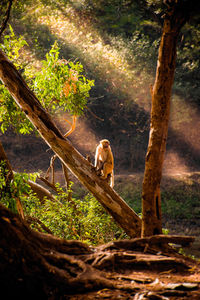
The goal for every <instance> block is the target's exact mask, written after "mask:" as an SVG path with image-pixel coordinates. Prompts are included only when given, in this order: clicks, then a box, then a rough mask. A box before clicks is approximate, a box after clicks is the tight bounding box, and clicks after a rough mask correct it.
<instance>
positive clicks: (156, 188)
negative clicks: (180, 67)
mask: <svg viewBox="0 0 200 300" xmlns="http://www.w3.org/2000/svg"><path fill="white" fill-rule="evenodd" d="M175 2H176V1H175ZM185 21H186V16H185V12H184V13H183V12H182V11H181V10H180V7H179V8H178V7H176V6H174V7H173V9H170V10H169V11H168V14H166V16H165V19H164V25H163V33H162V37H161V42H160V47H159V55H158V62H157V70H156V79H155V83H154V87H153V90H152V110H151V125H150V135H149V144H148V149H147V155H146V162H145V173H144V180H143V191H142V214H143V217H142V236H150V235H154V234H160V233H162V222H161V198H160V183H161V178H162V166H163V161H164V154H165V149H166V141H167V134H168V123H169V114H170V97H171V89H172V85H173V81H174V72H175V62H176V46H177V38H178V34H179V31H180V28H181V27H182V26H183V24H184V23H185Z"/></svg>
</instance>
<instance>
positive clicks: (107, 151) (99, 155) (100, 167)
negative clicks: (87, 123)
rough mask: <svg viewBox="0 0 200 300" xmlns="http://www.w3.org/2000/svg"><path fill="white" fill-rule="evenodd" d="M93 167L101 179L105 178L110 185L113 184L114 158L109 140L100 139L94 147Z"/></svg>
mask: <svg viewBox="0 0 200 300" xmlns="http://www.w3.org/2000/svg"><path fill="white" fill-rule="evenodd" d="M94 165H95V169H96V171H97V175H100V176H101V178H102V179H107V180H108V182H109V184H110V186H111V187H112V188H113V186H114V171H113V169H114V158H113V154H112V150H111V147H110V142H109V141H108V140H106V139H104V140H101V141H100V142H99V145H98V146H97V148H96V153H95V164H94Z"/></svg>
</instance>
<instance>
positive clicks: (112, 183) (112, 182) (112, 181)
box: [110, 171, 114, 188]
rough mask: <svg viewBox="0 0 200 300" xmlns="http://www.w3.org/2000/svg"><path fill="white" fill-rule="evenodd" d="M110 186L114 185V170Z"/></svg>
mask: <svg viewBox="0 0 200 300" xmlns="http://www.w3.org/2000/svg"><path fill="white" fill-rule="evenodd" d="M110 186H111V188H113V187H114V171H112V173H111V177H110Z"/></svg>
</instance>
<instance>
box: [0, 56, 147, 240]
mask: <svg viewBox="0 0 200 300" xmlns="http://www.w3.org/2000/svg"><path fill="white" fill-rule="evenodd" d="M0 79H1V80H2V82H3V83H4V85H5V86H6V87H7V89H8V90H9V92H10V93H11V95H12V96H13V98H14V99H15V101H16V103H17V104H18V106H19V107H20V108H21V109H22V110H23V111H24V112H25V114H26V115H27V117H28V118H29V120H30V121H31V122H32V123H33V124H34V126H35V127H36V129H37V130H38V132H39V133H40V135H41V137H42V138H43V139H44V140H45V141H46V143H47V144H48V145H49V146H50V147H51V149H52V150H53V151H54V152H55V153H56V154H57V155H58V157H59V158H60V160H61V161H62V162H63V163H64V164H65V165H66V166H67V167H68V168H69V169H70V170H71V172H72V173H73V174H74V175H75V176H76V177H77V178H78V179H79V180H80V181H81V183H82V184H83V185H84V186H86V188H87V189H88V190H89V191H90V192H91V193H92V194H93V195H94V196H95V198H96V199H97V200H98V201H99V202H100V203H101V204H102V205H103V206H104V208H105V209H106V210H107V211H108V213H110V214H111V215H112V217H113V218H114V220H115V221H116V222H117V223H118V224H119V225H120V226H121V227H122V228H123V229H124V231H125V232H126V233H127V234H128V235H129V236H130V237H135V236H139V235H140V232H141V219H140V218H139V217H138V215H137V214H136V213H135V212H134V211H133V210H132V209H131V208H130V207H129V206H128V205H127V204H126V203H125V201H124V200H123V199H122V198H121V197H120V196H119V195H118V194H117V193H116V192H115V191H114V190H113V189H112V188H111V187H110V186H109V185H108V184H107V182H105V181H103V180H102V179H101V178H100V177H98V176H97V175H96V172H95V170H94V167H93V165H91V164H90V163H89V162H88V161H87V160H86V159H85V158H84V157H83V156H82V155H81V154H80V153H79V152H78V151H77V150H76V149H75V148H74V147H73V146H72V145H71V143H70V142H69V141H68V140H65V139H64V137H63V135H62V133H61V132H60V131H59V129H58V128H57V127H56V125H55V124H54V122H53V121H52V119H51V117H50V115H49V114H48V113H47V112H46V111H45V110H44V109H43V108H42V106H41V104H40V103H39V101H38V99H37V98H36V97H35V95H34V94H33V92H32V91H31V90H30V89H29V87H28V86H27V84H26V83H25V81H24V80H23V78H22V77H21V75H20V74H19V73H18V71H17V70H16V68H15V67H14V66H13V64H12V63H11V62H10V61H9V60H8V59H7V57H6V56H5V54H4V53H3V52H2V51H1V50H0Z"/></svg>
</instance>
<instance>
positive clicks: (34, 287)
mask: <svg viewBox="0 0 200 300" xmlns="http://www.w3.org/2000/svg"><path fill="white" fill-rule="evenodd" d="M0 232H1V239H0V287H1V293H2V294H3V293H4V292H5V293H6V295H7V299H10V298H11V297H13V295H14V296H15V297H17V296H19V297H20V298H25V297H26V298H27V299H36V298H38V297H41V299H104V298H105V297H106V298H107V299H108V297H109V294H110V293H111V291H112V293H111V294H112V295H115V296H116V298H112V297H111V298H109V299H117V297H118V296H119V295H120V297H121V298H122V299H129V298H127V297H126V296H125V295H127V293H129V295H134V297H136V295H137V294H138V295H141V293H143V294H144V295H145V293H146V295H147V294H148V293H150V291H151V290H152V288H153V289H154V286H153V285H152V284H153V280H154V279H155V276H157V274H160V275H161V274H170V276H171V274H176V276H177V274H189V272H190V269H191V268H194V267H195V268H197V269H195V272H197V270H198V272H199V269H198V266H196V264H195V262H194V261H192V260H190V261H189V260H185V259H184V258H183V257H178V258H177V257H172V256H166V255H162V254H161V250H162V245H161V243H158V240H160V241H162V243H163V241H164V242H165V251H166V244H167V243H168V242H170V241H172V240H173V237H164V236H160V237H152V238H149V239H147V238H146V239H134V240H125V241H118V242H117V241H116V242H113V243H109V244H107V245H102V246H99V247H96V248H94V247H90V246H88V245H87V244H84V243H82V242H79V241H66V240H61V239H59V238H56V237H54V236H52V235H50V234H44V233H40V232H36V231H33V230H32V229H30V228H29V226H28V225H27V224H26V223H25V221H24V220H22V219H21V218H20V217H19V216H18V215H15V214H13V213H11V212H10V211H9V210H8V209H6V208H5V207H3V206H0ZM176 239H177V237H176ZM186 239H187V238H186ZM184 240H185V239H184ZM188 240H189V238H188ZM154 241H155V245H156V247H157V249H158V248H159V249H160V251H159V253H157V255H154V254H150V253H151V252H152V250H151V249H154V251H156V249H155V248H154V246H155V245H154ZM147 243H149V245H150V246H151V248H150V247H149V248H148V247H146V244H147ZM158 244H159V247H158ZM144 249H146V253H144ZM149 252H150V253H149ZM145 272H146V278H145ZM150 273H151V274H153V275H151V276H149V274H150ZM139 274H140V276H142V277H138V276H139ZM198 274H199V273H198ZM152 276H153V278H154V279H152ZM156 284H157V283H156ZM151 285H152V286H151ZM146 286H148V288H147V289H146ZM197 288H198V286H197V284H196V285H194V286H190V289H191V290H192V291H193V290H196V289H197ZM166 289H169V288H168V287H167V286H166ZM169 290H170V289H169ZM171 292H172V291H171ZM86 293H87V296H88V298H84V297H85V294H86ZM156 293H157V295H158V292H156ZM186 294H187V295H188V292H187V293H186ZM75 295H76V296H75ZM117 295H118V296H117ZM90 296H91V297H93V298H90ZM123 297H124V298H123ZM138 297H139V296H138ZM145 297H146V296H145ZM160 297H161V296H160ZM134 299H150V298H148V297H147V298H144V297H143V298H134ZM152 299H153V298H152ZM156 299H157V298H156ZM158 299H162V298H158Z"/></svg>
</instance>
